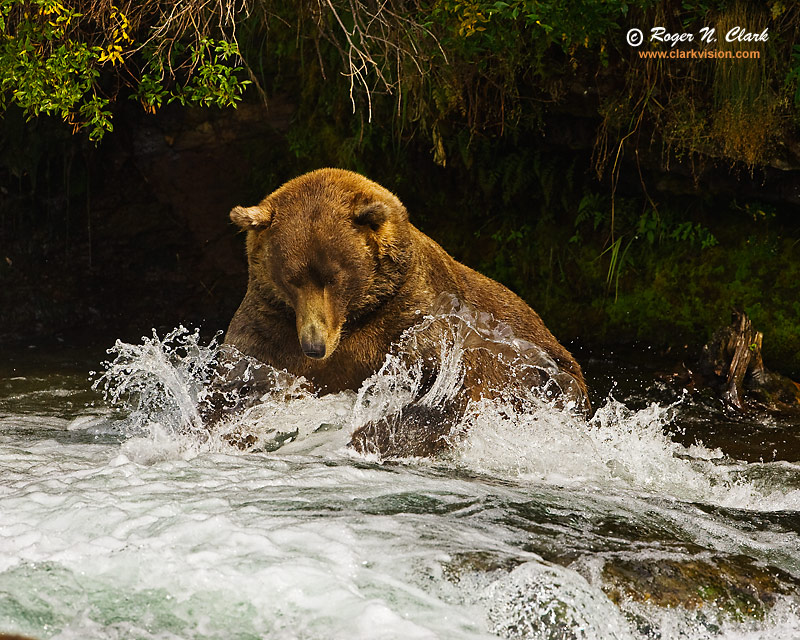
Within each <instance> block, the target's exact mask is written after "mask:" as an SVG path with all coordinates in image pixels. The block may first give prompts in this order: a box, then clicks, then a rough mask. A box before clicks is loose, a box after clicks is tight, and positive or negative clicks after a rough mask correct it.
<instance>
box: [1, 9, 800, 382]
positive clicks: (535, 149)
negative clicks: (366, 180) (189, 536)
mask: <svg viewBox="0 0 800 640" xmlns="http://www.w3.org/2000/svg"><path fill="white" fill-rule="evenodd" d="M0 21H1V22H2V24H1V25H0V26H2V41H0V109H2V111H3V113H4V117H3V120H2V125H1V126H2V129H1V130H0V183H1V184H2V189H3V193H4V196H5V197H4V198H3V202H2V204H0V210H1V211H2V222H1V223H0V234H1V235H0V238H2V245H3V250H2V252H3V253H4V254H6V255H0V281H1V282H2V283H3V284H5V285H6V291H8V292H13V295H12V294H11V293H9V295H10V296H11V297H12V298H13V300H12V301H11V304H7V305H5V306H4V309H3V310H0V319H2V321H3V322H4V323H5V324H6V326H7V327H10V328H9V329H7V330H6V332H7V333H15V334H17V335H24V334H25V333H26V330H28V331H30V328H31V327H36V326H37V322H38V323H39V326H40V327H52V326H55V327H56V328H61V325H64V326H66V325H69V324H70V323H71V322H72V323H73V324H74V323H76V322H81V323H82V322H85V318H86V315H85V314H82V313H74V314H72V313H68V312H66V311H65V312H64V313H63V314H60V317H61V320H59V314H53V313H52V309H53V304H52V302H51V301H50V297H51V291H59V292H61V294H60V295H62V296H63V297H64V298H65V299H64V301H63V305H64V306H63V308H64V309H68V308H69V307H70V305H74V306H75V307H80V306H81V305H85V304H88V301H87V297H91V294H90V293H87V291H86V287H85V285H82V284H80V283H81V282H85V279H82V276H81V274H82V273H85V274H89V275H91V277H92V278H93V279H94V280H93V281H97V280H98V279H102V278H103V277H104V276H103V275H102V274H101V273H100V269H101V268H105V272H104V273H106V276H105V277H108V278H109V280H114V279H117V280H119V279H120V278H122V276H120V275H119V274H118V273H117V272H116V271H115V270H114V267H113V265H109V264H107V263H103V262H102V259H103V258H102V255H103V254H102V252H100V251H98V249H97V245H98V243H100V242H103V241H104V238H105V237H106V236H104V235H103V234H106V235H107V236H111V234H113V233H118V232H119V227H117V228H116V229H114V230H112V229H110V228H107V227H104V226H103V225H102V224H98V223H97V222H95V224H94V226H92V224H91V220H92V218H91V214H86V215H85V216H83V214H78V213H76V212H77V211H81V210H82V209H84V208H85V209H87V210H88V209H93V208H94V207H96V206H98V205H97V203H98V201H99V200H102V197H101V196H99V195H98V194H97V189H99V188H101V187H100V184H101V182H102V181H103V179H105V178H108V177H109V176H110V175H111V169H110V168H109V167H110V166H111V165H112V164H113V158H112V159H111V162H109V155H108V154H109V149H111V148H118V147H114V144H119V143H118V142H117V143H115V142H114V141H113V139H114V137H115V136H117V140H119V126H124V127H126V128H133V129H135V128H137V127H138V128H139V130H148V127H149V128H152V127H153V124H152V123H153V122H158V123H165V122H166V123H172V124H164V125H163V126H161V125H159V126H160V127H161V128H160V129H159V131H162V130H163V131H166V133H165V134H164V135H165V136H166V137H167V138H170V137H172V136H173V133H170V132H169V131H167V129H169V127H170V126H177V127H178V128H179V129H180V127H181V126H183V125H174V123H175V122H186V121H189V122H191V123H194V124H192V126H195V125H196V123H197V122H200V121H202V120H203V119H204V116H202V115H198V112H197V111H196V110H197V109H202V108H210V109H212V110H213V111H212V112H211V115H209V116H208V118H209V119H210V120H213V121H215V122H216V121H218V120H220V119H224V118H225V117H227V116H226V114H227V113H233V111H223V112H221V113H217V110H219V109H223V110H230V109H231V108H232V107H235V106H236V105H242V104H245V105H252V106H254V107H256V106H258V105H261V106H262V108H263V109H264V111H263V113H264V114H265V115H264V118H265V119H266V120H267V121H270V122H273V126H272V128H271V130H269V131H265V130H264V129H262V128H259V127H255V126H254V127H253V134H252V135H251V136H249V137H240V138H238V140H239V142H238V143H237V144H239V149H240V152H241V154H242V155H243V156H244V157H246V158H247V160H248V167H249V169H248V176H247V179H246V180H245V181H244V183H243V185H244V186H241V187H237V189H238V191H237V192H235V193H231V198H234V199H242V200H244V199H247V198H250V199H251V200H254V199H257V198H260V197H261V196H262V195H263V194H264V193H265V192H267V191H269V190H270V189H273V188H275V187H276V186H278V184H280V182H282V181H283V180H285V179H287V178H289V177H291V176H292V175H295V174H296V173H298V172H300V171H303V170H307V169H311V168H315V167H318V166H323V165H335V166H340V167H345V168H351V169H355V170H359V171H362V172H364V173H366V174H367V175H369V176H370V177H372V178H374V179H376V180H377V181H379V182H381V183H383V184H385V185H386V186H388V187H390V188H393V189H394V190H395V191H396V192H397V193H398V195H399V196H400V197H401V199H403V201H404V202H406V204H407V205H408V207H409V210H410V211H411V214H412V220H413V221H414V222H415V223H416V224H418V225H419V226H421V227H422V228H423V229H424V230H425V231H426V232H427V233H429V234H430V235H433V236H434V237H435V238H436V239H437V240H439V241H440V242H441V243H442V244H443V245H445V247H446V248H447V249H448V250H449V251H450V252H452V253H453V254H454V255H456V256H457V257H458V258H460V259H462V260H463V261H465V262H467V263H468V264H470V265H472V266H474V267H476V268H478V269H480V270H482V271H484V272H485V273H487V274H488V275H490V276H492V277H495V278H497V279H499V280H501V281H503V282H504V283H506V284H507V285H508V286H510V287H511V288H513V289H514V290H515V291H517V292H518V293H520V295H522V296H523V297H525V298H526V299H527V300H528V301H529V302H530V303H531V304H532V305H533V306H534V308H536V309H537V310H538V311H539V312H540V313H541V315H543V317H544V318H545V319H546V321H547V322H548V324H549V325H551V326H552V327H553V329H554V330H555V332H556V334H557V335H559V337H562V338H564V339H568V338H571V337H579V338H580V339H581V340H583V341H584V342H587V343H589V344H595V345H602V344H609V343H632V342H634V341H640V344H652V345H658V346H663V347H669V346H682V345H684V344H696V345H701V344H703V343H704V342H705V341H706V340H707V339H708V338H709V337H710V335H711V334H712V333H713V332H714V330H715V329H717V328H718V327H720V326H722V325H725V324H727V321H728V319H729V316H730V309H731V307H740V308H742V309H744V310H745V311H746V312H747V314H748V315H749V316H750V317H751V319H752V320H753V322H754V324H755V325H756V326H757V327H758V329H760V330H761V331H763V332H764V334H765V339H764V345H763V348H764V355H765V358H766V359H767V362H768V363H769V364H770V366H771V367H773V368H775V369H778V370H781V371H783V372H785V373H787V374H789V375H794V376H795V377H797V376H798V375H800V302H798V299H800V296H798V295H797V293H798V285H797V283H798V282H800V218H799V217H798V212H799V211H800V209H798V207H800V195H798V194H799V193H800V173H799V172H800V137H799V136H798V124H800V111H799V110H798V109H800V45H797V44H796V43H797V42H800V37H799V36H800V7H798V6H796V5H795V4H793V3H789V2H784V1H782V0H768V1H767V2H764V3H758V4H757V3H747V2H741V1H733V0H685V1H683V2H677V1H673V0H633V1H623V0H607V1H603V2H601V1H599V0H578V1H576V2H567V3H564V2H555V1H553V2H549V1H546V0H509V1H494V2H493V1H489V0H475V1H463V2H462V1H458V2H457V1H453V0H436V1H434V2H422V1H420V0H416V1H410V0H387V1H386V2H381V3H372V2H362V1H353V2H351V1H350V0H347V1H345V0H304V1H303V2H297V3H281V2H277V1H276V0H258V1H256V2H253V1H248V0H245V1H244V2H240V3H234V2H233V1H232V0H215V1H213V2H207V3H204V4H192V5H186V4H184V3H179V2H175V1H173V2H154V1H152V0H150V1H148V2H144V3H134V2H130V1H128V2H122V1H119V2H106V1H91V2H90V1H85V2H76V3H66V2H57V1H55V0H28V1H22V0H0ZM653 26H663V27H664V28H665V30H666V32H668V33H671V34H681V33H688V34H692V35H693V37H694V40H692V41H684V42H682V43H681V44H680V45H679V46H677V47H674V48H673V47H671V46H670V43H669V42H651V41H650V40H649V34H650V29H651V28H652V27H653ZM735 27H741V28H742V29H743V30H744V31H745V33H751V34H762V33H763V32H764V30H765V29H767V31H768V39H766V40H759V41H754V40H752V39H745V40H734V41H733V42H728V41H726V39H725V37H724V34H726V33H728V32H729V31H730V30H731V29H733V28H735ZM704 28H705V29H706V31H705V32H704V31H703V29H704ZM709 28H713V29H714V30H715V34H716V38H717V41H716V42H714V43H710V42H703V41H701V34H702V33H708V29H709ZM631 29H640V30H641V31H642V32H643V34H645V42H644V43H643V44H642V45H641V46H639V47H635V46H631V45H630V44H628V42H627V40H626V37H627V34H628V33H629V31H630V30H631ZM673 50H686V51H688V50H696V51H710V50H715V51H721V52H727V51H730V52H731V55H736V54H737V52H752V51H757V52H758V54H759V57H757V58H747V59H735V58H734V59H726V58H714V59H710V58H695V59H693V58H680V59H677V58H673V59H670V58H658V57H653V58H643V57H641V56H640V52H642V51H666V52H669V51H673ZM282 105H283V106H282ZM286 105H288V106H286ZM278 112H281V113H285V114H288V115H285V116H281V117H280V118H277V120H280V122H277V120H276V116H275V114H276V113H278ZM231 117H232V116H231ZM271 118H272V119H273V120H270V119H271ZM120 123H122V125H120ZM115 125H117V130H115ZM197 126H200V125H197ZM131 136H133V134H131ZM212 138H213V136H212V137H211V138H208V137H207V138H204V140H205V141H206V142H207V143H209V144H211V146H210V147H209V149H211V151H209V154H211V155H213V154H214V151H213V149H214V146H213V139H212ZM209 141H210V142H209ZM137 148H138V149H139V150H138V151H134V153H142V151H141V148H139V147H137ZM169 151H170V153H181V151H180V150H179V149H176V148H175V147H174V146H173V147H171V148H170V150H169ZM232 191H233V188H232ZM93 195H94V200H93V199H92V197H93ZM230 204H233V203H229V202H220V205H219V208H218V210H217V211H216V214H215V215H218V216H220V217H222V218H224V214H225V207H226V206H230ZM165 211H166V210H165V208H164V205H163V202H162V203H161V204H159V206H155V205H153V206H151V207H148V206H146V205H143V206H139V207H137V208H136V209H135V212H134V211H131V212H130V214H129V215H130V216H139V217H141V218H144V219H148V220H151V221H152V224H153V225H156V224H157V223H156V221H157V220H162V219H163V217H164V216H165V215H167V216H173V217H177V218H179V219H183V217H185V216H186V214H183V213H180V212H177V211H175V210H174V205H173V209H170V210H168V211H166V213H165ZM208 215H211V214H210V213H209V214H208ZM81 216H83V217H81ZM182 216H183V217H182ZM76 219H80V221H81V222H80V223H76V222H75V220H76ZM70 221H71V222H70ZM87 222H88V224H87ZM131 224H132V225H133V224H134V223H133V220H131ZM142 224H143V223H142ZM123 227H124V225H123ZM231 233H232V231H231ZM161 237H162V238H163V240H162V241H163V242H164V246H163V248H164V250H165V251H166V252H169V251H173V249H174V246H178V245H180V246H181V253H182V254H187V253H188V254H191V253H192V252H194V253H199V252H200V250H201V249H200V247H199V246H196V247H195V248H194V249H186V248H185V247H184V246H183V244H191V242H192V241H191V240H190V239H187V238H182V239H175V238H174V237H173V236H169V242H170V243H172V244H169V245H168V243H167V239H166V238H167V236H164V234H161ZM148 238H150V236H148ZM130 240H131V243H130V249H128V250H126V249H125V248H124V245H123V244H122V243H121V242H117V244H115V247H116V249H115V251H114V252H113V255H114V257H113V258H111V257H109V258H108V261H109V262H111V261H112V260H122V262H124V263H125V264H127V265H129V268H130V269H132V270H134V271H135V270H136V269H138V268H140V267H141V266H142V263H143V261H144V260H145V258H144V257H143V256H142V254H141V251H140V247H139V243H138V242H136V241H135V240H136V237H135V236H134V237H131V238H130ZM149 241H150V242H154V243H156V244H158V242H159V240H158V238H155V237H153V238H152V239H150V240H149ZM181 243H183V244H181ZM173 245H174V246H173ZM87 251H88V252H89V254H90V255H92V256H94V258H93V259H89V260H86V259H85V253H86V252H87ZM174 252H175V251H173V253H174ZM145 253H146V255H147V256H149V257H148V258H147V259H148V260H152V254H151V252H149V251H148V252H145ZM199 259H200V258H198V260H199ZM98 261H100V262H98ZM163 262H164V272H167V271H169V269H171V268H172V267H170V266H169V265H171V264H172V263H170V262H169V261H168V260H167V259H166V258H164V260H163ZM65 267H67V269H65ZM173 270H174V269H173ZM65 271H68V272H69V273H68V274H65ZM190 271H191V269H189V270H187V275H186V276H185V277H186V278H187V279H190V278H191V274H190V273H189V272H190ZM59 278H60V279H59ZM123 279H124V278H123ZM23 280H24V282H22V281H23ZM43 280H46V281H48V282H52V283H53V284H52V287H51V289H47V290H46V292H45V293H41V294H40V297H38V298H37V296H36V295H30V292H31V291H33V290H37V283H39V282H41V281H43ZM21 282H22V284H21ZM203 286H205V285H203ZM207 288H211V287H207ZM197 289H198V290H200V289H201V287H200V285H197ZM111 290H113V286H111V285H110V284H109V285H108V286H106V287H103V291H104V292H106V293H108V292H109V291H111ZM26 292H27V293H26ZM150 295H151V296H152V298H150V299H141V300H139V301H138V304H139V305H140V306H142V307H144V306H146V305H152V304H154V299H155V298H158V296H159V295H160V294H159V292H158V290H157V288H154V290H153V291H152V292H151V293H150ZM165 295H167V296H169V295H170V294H165ZM216 295H223V294H216ZM226 295H229V296H230V298H231V299H232V300H237V299H239V298H240V291H231V292H230V293H229V294H226ZM103 299H104V300H106V301H107V302H106V304H108V305H113V304H115V300H116V297H115V296H114V295H104V296H103ZM168 299H170V298H169V297H165V300H168ZM31 300H39V301H38V302H31ZM92 304H94V305H96V306H97V305H99V306H102V304H103V301H102V300H95V301H93V302H92ZM26 305H28V307H26ZM59 308H61V307H59ZM221 308H224V309H227V308H228V307H227V306H226V305H222V307H221ZM98 311H99V312H100V315H103V313H104V310H103V309H102V308H101V309H99V310H98ZM226 312H227V311H226ZM54 315H55V316H56V317H53V316H54ZM196 315H198V316H202V317H208V315H207V314H206V315H203V314H202V313H199V312H198V313H197V314H196ZM67 317H73V318H75V319H76V320H74V321H68V320H65V319H64V318H67ZM212 317H213V316H212ZM78 318H80V319H81V320H80V321H79V320H77V319H78ZM182 319H184V318H182V317H181V316H176V317H175V319H174V320H175V322H178V321H181V320H182ZM220 321H221V322H222V320H221V319H220ZM59 323H60V324H59ZM223 324H224V322H223ZM38 330H39V329H37V331H38ZM142 330H146V328H143V329H142ZM0 333H3V330H2V328H0Z"/></svg>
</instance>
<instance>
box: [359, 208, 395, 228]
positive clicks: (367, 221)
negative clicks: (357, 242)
mask: <svg viewBox="0 0 800 640" xmlns="http://www.w3.org/2000/svg"><path fill="white" fill-rule="evenodd" d="M388 218H389V207H387V206H386V205H385V204H383V203H382V202H371V203H370V204H368V205H366V206H364V207H362V208H360V209H358V210H357V211H356V215H355V218H353V221H354V222H355V223H356V224H357V225H358V226H359V227H369V228H370V229H372V230H373V231H377V230H378V229H380V228H381V225H382V224H383V223H384V222H386V220H387V219H388Z"/></svg>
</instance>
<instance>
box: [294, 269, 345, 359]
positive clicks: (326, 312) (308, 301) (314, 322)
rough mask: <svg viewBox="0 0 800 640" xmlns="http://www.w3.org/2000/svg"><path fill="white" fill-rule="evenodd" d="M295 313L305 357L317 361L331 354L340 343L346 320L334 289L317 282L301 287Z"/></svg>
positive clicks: (298, 336)
mask: <svg viewBox="0 0 800 640" xmlns="http://www.w3.org/2000/svg"><path fill="white" fill-rule="evenodd" d="M294 312H295V316H296V320H297V338H298V340H299V341H300V349H302V351H303V353H304V354H305V356H306V357H308V358H314V359H315V360H323V359H324V358H327V357H328V356H330V355H331V354H332V353H333V352H334V351H335V350H336V347H337V345H338V344H339V338H340V336H341V331H342V321H341V320H340V319H339V315H338V314H337V313H336V309H335V304H334V297H333V296H332V295H331V292H330V290H329V289H327V288H321V287H316V286H314V285H307V286H304V287H300V288H298V289H297V295H296V298H295V301H294Z"/></svg>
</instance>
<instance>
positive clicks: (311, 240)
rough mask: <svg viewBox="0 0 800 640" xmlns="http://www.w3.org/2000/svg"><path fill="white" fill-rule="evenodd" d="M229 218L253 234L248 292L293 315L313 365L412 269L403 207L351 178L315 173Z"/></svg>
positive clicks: (249, 241)
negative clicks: (313, 361) (250, 291)
mask: <svg viewBox="0 0 800 640" xmlns="http://www.w3.org/2000/svg"><path fill="white" fill-rule="evenodd" d="M230 215H231V220H233V222H235V223H236V224H237V225H238V226H239V227H241V228H242V229H245V230H246V231H247V232H248V233H247V256H248V263H249V273H250V285H249V286H250V287H251V288H253V290H254V292H255V294H256V295H257V296H258V298H259V300H260V303H261V304H264V305H266V306H267V307H268V308H269V309H270V310H273V311H274V310H277V311H278V312H280V311H281V310H283V311H285V312H286V316H287V319H289V320H291V318H292V316H293V318H294V321H295V323H296V326H297V337H298V340H299V343H300V347H301V349H302V351H303V353H304V354H305V355H306V356H307V357H309V358H316V359H322V358H327V357H329V356H330V355H331V354H332V353H333V352H334V350H335V349H336V347H337V346H338V344H339V341H340V339H341V337H342V335H343V332H344V333H346V332H348V331H351V330H352V329H353V328H355V327H356V326H358V323H359V322H360V321H361V320H362V319H364V318H365V317H366V316H367V315H368V314H369V313H370V312H372V311H374V310H376V309H377V308H379V307H380V306H381V305H382V304H384V303H385V302H386V301H387V300H389V299H391V298H392V297H393V296H394V295H395V294H396V293H397V291H398V290H399V288H400V287H401V286H402V284H403V282H404V280H405V278H406V275H407V273H408V269H409V265H410V263H411V255H412V251H411V229H410V225H409V223H408V214H407V212H406V210H405V207H404V206H403V205H402V203H401V202H400V200H398V199H397V197H396V196H395V195H394V194H392V193H391V192H389V191H388V190H386V189H384V188H383V187H381V186H380V185H378V184H376V183H374V182H372V181H371V180H368V179H367V178H365V177H364V176H361V175H359V174H357V173H353V172H350V171H344V170H341V169H319V170H317V171H312V172H311V173H307V174H305V175H302V176H300V177H298V178H295V179H293V180H290V181H289V182H287V183H286V184H284V185H283V186H282V187H280V188H279V189H278V190H277V191H275V192H274V193H271V194H270V195H268V196H267V197H266V198H264V200H262V201H261V202H260V203H259V204H257V205H256V206H253V207H234V209H233V210H232V211H231V214H230Z"/></svg>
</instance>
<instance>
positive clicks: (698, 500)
mask: <svg viewBox="0 0 800 640" xmlns="http://www.w3.org/2000/svg"><path fill="white" fill-rule="evenodd" d="M105 346H110V345H105ZM217 351H218V348H217V346H216V344H215V343H214V342H213V341H212V342H210V343H209V342H208V341H206V342H204V341H203V340H202V339H201V338H200V337H199V336H198V335H197V334H196V333H190V332H186V331H182V330H176V331H175V332H173V333H172V334H170V335H169V336H161V337H159V336H155V335H154V336H149V337H146V338H144V339H143V340H142V341H141V342H139V343H130V344H125V343H121V342H118V343H117V345H116V347H115V348H113V349H112V350H111V352H110V353H109V354H108V355H106V354H104V353H103V350H102V349H101V350H99V352H98V350H97V349H96V348H87V349H66V348H62V349H59V348H47V349H45V348H25V349H19V350H17V351H12V352H11V353H9V354H8V356H7V357H5V358H4V359H3V360H4V361H3V362H0V631H5V632H17V633H24V634H28V635H30V636H33V637H36V638H58V639H61V640H67V639H79V638H80V639H86V638H98V639H100V638H102V639H104V640H105V639H115V638H120V639H122V638H125V639H132V638H136V639H139V638H141V639H148V640H149V639H164V640H166V639H178V638H180V639H189V638H191V639H195V638H196V639H200V638H209V639H211V638H225V639H234V638H237V639H239V638H240V639H245V638H276V639H283V638H286V639H289V638H303V639H306V638H308V639H312V638H320V639H323V638H342V639H345V638H347V639H349V638H364V639H377V638H387V639H389V638H398V639H401V638H402V639H405V638H445V639H450V638H465V639H472V638H474V639H477V638H496V637H500V638H541V639H548V640H550V639H564V640H567V639H576V640H580V639H591V638H598V639H606V638H608V639H623V638H624V639H634V638H652V639H657V638H664V639H667V638H669V639H671V638H692V639H695V638H800V590H799V589H798V585H800V465H798V462H797V460H798V459H800V455H798V452H800V446H798V437H797V434H800V425H798V424H792V423H790V422H786V421H781V420H777V419H774V418H768V417H765V416H761V417H759V416H754V417H750V418H748V419H746V420H740V419H736V420H735V419H732V418H729V417H727V416H726V415H725V414H724V412H722V411H721V409H720V407H718V406H717V405H716V404H715V402H714V401H713V400H709V399H702V398H692V397H688V396H685V395H684V394H683V393H682V392H681V391H680V390H676V389H671V388H669V387H668V386H666V385H665V384H663V383H661V382H659V381H657V380H656V378H655V377H654V375H653V371H652V368H650V367H648V366H643V365H641V364H639V365H636V364H632V363H630V362H627V363H626V362H620V361H619V360H615V359H614V358H613V356H611V355H610V354H604V357H603V358H602V359H593V358H591V357H588V356H587V357H586V358H585V359H584V366H585V369H586V371H587V374H588V376H587V377H588V379H589V383H590V385H591V386H592V387H593V388H594V389H595V394H594V405H595V408H596V409H597V412H596V414H595V416H594V417H593V418H592V419H591V420H590V421H589V422H588V423H587V422H585V421H584V420H582V419H580V418H578V417H575V416H574V415H572V414H571V413H569V412H568V411H567V410H559V409H555V408H553V407H552V406H550V405H547V404H542V403H531V404H528V405H526V406H525V407H524V408H520V406H519V404H517V405H514V406H511V405H500V404H498V403H494V404H490V403H486V404H485V405H483V406H476V407H473V409H472V412H471V415H470V418H469V420H470V425H469V427H470V430H469V435H468V436H467V438H466V440H464V441H462V442H460V443H459V444H457V445H456V446H455V448H454V449H453V450H452V451H451V452H450V453H449V454H448V455H447V456H446V457H444V458H440V459H437V460H434V461H431V460H419V459H411V460H402V461H383V462H381V461H379V460H377V459H375V458H374V457H364V456H360V455H358V454H356V453H354V452H353V451H351V450H350V449H348V448H347V447H346V444H347V441H348V437H349V434H350V433H351V431H352V430H353V429H354V428H355V427H356V426H357V425H358V423H359V421H363V419H364V416H365V414H368V413H369V412H370V411H372V412H374V411H376V410H377V409H376V407H383V406H384V405H386V398H382V397H380V394H386V393H389V394H391V393H394V394H396V395H397V394H400V391H398V388H400V387H403V385H402V384H398V382H397V378H396V376H397V375H398V373H397V371H396V370H393V371H392V372H387V371H384V372H383V373H381V374H379V377H378V378H377V379H375V380H373V381H372V383H371V385H372V386H371V390H370V391H369V393H364V392H362V393H361V394H360V395H359V394H355V393H344V394H338V395H333V396H322V397H316V396H314V395H313V394H310V393H308V392H307V391H305V390H303V389H302V385H300V386H298V385H296V384H295V383H296V381H292V380H288V381H286V380H284V381H283V383H282V384H283V385H284V386H283V387H282V391H281V392H280V393H276V394H273V395H272V396H270V397H265V398H263V399H262V400H263V402H261V403H260V404H259V405H258V406H256V407H254V408H252V409H250V410H249V411H248V412H246V413H245V414H244V415H242V416H239V417H237V419H236V421H235V424H233V423H232V424H229V425H227V427H226V428H227V431H226V432H225V433H227V434H228V435H230V434H231V433H234V432H242V430H243V429H244V430H248V431H250V432H252V433H255V434H256V435H257V438H256V440H257V443H256V445H255V446H253V447H251V448H250V449H245V450H242V449H240V448H239V447H235V446H231V445H230V444H228V442H229V440H230V438H227V439H226V438H225V437H216V436H219V435H225V434H222V433H218V434H216V435H215V436H214V437H209V436H208V431H207V430H206V431H205V432H204V431H203V430H202V429H201V428H199V423H198V419H199V418H198V416H197V398H198V394H202V391H203V387H204V384H205V383H206V381H207V378H206V377H204V376H206V374H207V371H208V367H209V363H211V362H212V361H213V358H214V356H215V354H216V353H217ZM645 355H646V354H645ZM101 360H105V361H106V364H102V363H101ZM646 360H647V358H646V357H645V358H644V361H646ZM90 371H93V372H94V373H90ZM381 376H382V377H381ZM390 376H395V378H393V379H389V378H388V377H390ZM387 380H388V382H389V383H391V384H386V383H387ZM293 385H294V386H293ZM93 386H94V387H95V389H93V388H92V387H93ZM368 386H369V385H368ZM387 389H389V390H388V391H387ZM391 389H394V391H392V390H391ZM362 391H363V390H362ZM104 394H105V396H104ZM370 394H371V396H370ZM237 430H238V431H237Z"/></svg>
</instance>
